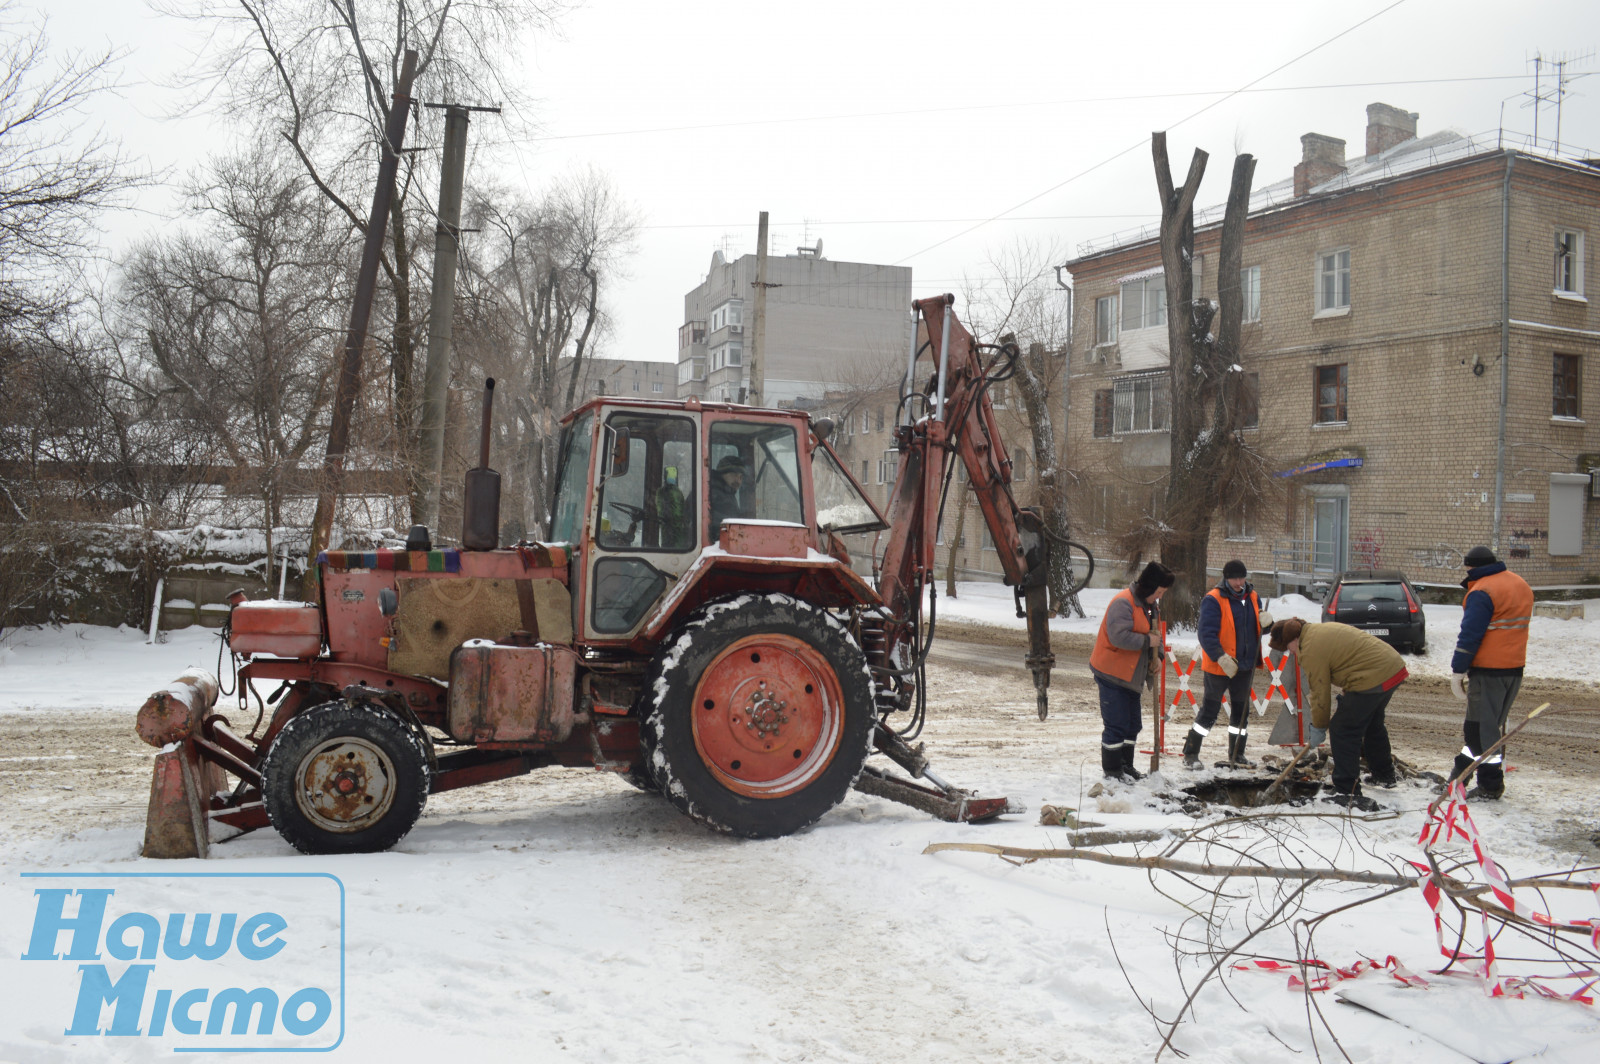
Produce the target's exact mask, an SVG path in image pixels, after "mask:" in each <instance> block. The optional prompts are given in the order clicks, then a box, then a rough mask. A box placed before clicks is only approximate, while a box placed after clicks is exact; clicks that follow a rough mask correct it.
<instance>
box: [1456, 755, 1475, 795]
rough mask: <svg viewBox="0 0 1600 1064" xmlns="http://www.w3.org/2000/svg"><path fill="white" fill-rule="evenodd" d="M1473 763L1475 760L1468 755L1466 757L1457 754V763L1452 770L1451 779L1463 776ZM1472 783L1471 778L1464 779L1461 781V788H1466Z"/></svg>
mask: <svg viewBox="0 0 1600 1064" xmlns="http://www.w3.org/2000/svg"><path fill="white" fill-rule="evenodd" d="M1472 762H1473V758H1471V757H1469V756H1468V755H1466V754H1457V755H1456V763H1455V764H1454V765H1453V766H1452V767H1451V769H1450V778H1451V779H1455V778H1456V777H1457V776H1459V775H1461V774H1462V773H1463V772H1465V771H1466V770H1467V766H1468V765H1470V764H1472ZM1479 767H1480V768H1481V767H1482V766H1481V765H1480V766H1479ZM1470 782H1471V780H1470V778H1469V779H1464V780H1462V781H1461V786H1462V787H1465V786H1466V785H1467V784H1468V783H1470Z"/></svg>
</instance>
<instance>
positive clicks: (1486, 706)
mask: <svg viewBox="0 0 1600 1064" xmlns="http://www.w3.org/2000/svg"><path fill="white" fill-rule="evenodd" d="M1462 562H1463V564H1465V565H1466V567H1467V578H1466V579H1465V580H1463V581H1461V586H1462V588H1464V589H1465V590H1466V596H1465V597H1464V598H1463V599H1462V600H1461V634H1460V635H1459V636H1458V637H1457V639H1456V652H1455V655H1454V657H1452V658H1451V659H1450V690H1451V691H1453V692H1454V693H1455V696H1456V697H1457V698H1459V699H1461V700H1463V701H1464V702H1466V704H1467V719H1466V721H1465V723H1463V724H1462V725H1461V731H1462V736H1463V738H1465V740H1466V745H1465V746H1464V747H1462V750H1461V753H1459V754H1457V755H1456V763H1455V767H1454V768H1452V769H1451V771H1450V775H1451V777H1452V778H1454V777H1456V776H1459V775H1461V774H1462V773H1463V772H1465V771H1466V770H1467V768H1468V766H1470V765H1471V764H1472V762H1473V761H1474V760H1476V759H1477V758H1478V756H1479V755H1480V754H1482V753H1483V752H1484V751H1485V750H1487V749H1489V747H1491V746H1493V745H1494V744H1495V743H1497V742H1499V741H1500V736H1502V735H1504V734H1505V730H1506V718H1507V717H1509V716H1510V715H1511V703H1512V702H1514V701H1516V698H1517V692H1518V691H1519V690H1521V688H1522V669H1523V667H1524V666H1525V665H1527V663H1528V625H1529V623H1530V622H1531V621H1532V620H1533V589H1532V588H1531V587H1529V586H1528V582H1527V581H1526V580H1524V579H1522V577H1520V576H1518V575H1517V574H1516V573H1513V572H1512V571H1511V570H1509V569H1507V568H1506V563H1505V562H1503V561H1500V560H1499V559H1498V558H1496V557H1495V556H1494V551H1492V550H1490V549H1489V548H1488V547H1473V548H1472V549H1471V550H1469V551H1467V556H1466V557H1465V558H1463V559H1462ZM1504 760H1505V749H1504V748H1501V749H1499V750H1496V751H1495V752H1494V753H1493V754H1490V755H1489V756H1488V757H1487V758H1485V759H1484V762H1483V764H1481V765H1479V766H1478V786H1477V788H1476V790H1475V791H1474V792H1473V794H1472V795H1471V797H1474V798H1486V799H1495V798H1499V797H1500V796H1501V795H1503V794H1504V793H1505V790H1506V775H1505V765H1504Z"/></svg>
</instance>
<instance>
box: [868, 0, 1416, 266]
mask: <svg viewBox="0 0 1600 1064" xmlns="http://www.w3.org/2000/svg"><path fill="white" fill-rule="evenodd" d="M1405 2H1406V0H1394V2H1393V3H1391V4H1389V5H1388V6H1387V7H1384V8H1382V9H1380V10H1378V11H1376V12H1374V13H1372V14H1371V15H1368V16H1367V17H1366V18H1364V19H1362V20H1361V21H1360V22H1357V23H1355V24H1354V25H1352V26H1348V27H1346V28H1345V29H1342V30H1340V31H1339V32H1338V33H1336V34H1334V35H1333V36H1332V37H1329V38H1327V39H1326V40H1324V41H1322V42H1321V43H1320V44H1316V45H1313V46H1312V47H1310V48H1308V49H1306V50H1305V51H1303V52H1301V53H1300V54H1299V55H1297V56H1295V57H1294V58H1293V59H1289V60H1287V61H1286V62H1283V63H1280V64H1278V65H1277V66H1275V67H1273V68H1272V69H1271V70H1269V71H1267V72H1266V73H1265V74H1262V75H1261V76H1260V77H1257V78H1253V79H1252V80H1250V81H1247V82H1245V83H1244V84H1243V85H1241V86H1240V87H1239V88H1237V89H1234V90H1233V91H1232V92H1230V93H1228V94H1227V95H1226V96H1224V97H1222V98H1221V99H1219V100H1213V101H1211V102H1210V103H1208V104H1206V105H1205V106H1204V107H1201V108H1200V109H1199V110H1196V111H1192V112H1190V113H1189V114H1187V115H1185V116H1184V117H1183V118H1180V119H1179V120H1178V121H1176V122H1173V123H1171V124H1170V125H1168V126H1167V128H1168V129H1176V128H1177V127H1179V126H1181V125H1183V124H1184V123H1186V122H1190V121H1192V120H1194V119H1196V118H1198V117H1200V116H1201V115H1203V114H1205V113H1206V112H1207V111H1209V110H1211V109H1212V108H1214V107H1218V106H1220V105H1221V104H1224V103H1226V102H1228V101H1229V100H1231V99H1233V98H1234V97H1235V96H1238V95H1240V94H1241V93H1244V92H1246V91H1249V90H1250V88H1251V87H1252V86H1255V85H1258V84H1260V83H1261V82H1263V81H1265V80H1267V79H1268V78H1270V77H1272V76H1273V75H1274V74H1276V73H1278V72H1279V71H1282V70H1286V69H1288V68H1289V67H1291V66H1293V65H1294V64H1296V63H1298V62H1300V60H1302V59H1304V58H1305V57H1306V56H1308V55H1312V54H1313V53H1315V52H1319V51H1321V50H1322V49H1324V48H1326V47H1327V46H1328V45H1330V44H1332V43H1333V42H1334V41H1337V40H1339V39H1340V38H1342V37H1347V36H1349V35H1350V34H1352V33H1354V32H1355V31H1356V30H1358V29H1360V28H1361V27H1362V26H1365V25H1366V24H1367V23H1369V22H1372V21H1373V20H1374V19H1377V18H1380V17H1382V16H1383V15H1387V14H1388V13H1389V12H1391V11H1393V10H1394V9H1395V8H1397V7H1399V6H1400V5H1401V4H1404V3H1405ZM1146 143H1148V141H1146V140H1145V139H1143V138H1141V139H1139V140H1136V141H1134V142H1133V143H1132V144H1130V145H1128V146H1127V147H1126V148H1123V149H1122V150H1121V151H1118V152H1116V153H1114V154H1112V155H1109V156H1107V157H1106V158H1104V159H1101V160H1100V161H1099V162H1097V163H1095V164H1094V165H1092V166H1089V167H1086V168H1085V169H1082V170H1079V171H1078V172H1077V173H1075V174H1073V175H1072V176H1071V177H1068V178H1066V179H1065V180H1063V181H1058V182H1056V183H1055V184H1054V185H1051V186H1050V187H1049V188H1047V189H1045V190H1044V191H1043V192H1039V193H1036V194H1034V195H1032V196H1029V197H1028V198H1027V199H1025V200H1023V201H1022V202H1020V203H1017V204H1014V205H1012V206H1010V207H1007V208H1006V209H1005V210H1003V211H1001V212H1000V213H998V214H995V215H993V216H991V217H989V218H986V219H984V220H983V221H981V222H978V223H977V224H976V225H971V226H968V227H967V228H966V229H963V230H961V232H959V233H955V234H953V235H951V236H947V237H945V238H944V239H943V240H940V241H938V242H937V243H933V244H929V245H928V246H927V247H925V248H923V249H922V250H920V251H915V252H912V253H911V254H910V255H907V256H905V257H904V258H902V259H899V260H897V261H896V262H894V263H893V264H892V265H895V266H899V265H901V264H903V263H905V262H907V261H909V260H911V259H914V258H916V257H917V256H919V255H926V254H927V253H928V252H930V251H933V250H934V249H935V248H940V247H943V246H944V245H945V244H948V243H950V242H952V241H954V240H959V239H961V238H962V237H964V236H966V235H967V234H968V233H971V232H974V231H976V230H978V229H981V228H982V227H984V226H986V225H988V224H989V223H991V222H996V221H999V220H1000V219H1001V218H1004V217H1005V216H1006V215H1008V214H1010V213H1011V212H1012V211H1015V210H1020V209H1021V208H1023V207H1026V206H1027V205H1028V204H1030V203H1032V202H1034V201H1035V200H1038V199H1042V198H1044V197H1045V196H1048V195H1049V194H1050V193H1052V192H1055V191H1057V190H1058V189H1061V188H1063V187H1065V186H1067V185H1069V184H1071V183H1072V182H1074V181H1076V180H1078V179H1079V178H1081V177H1086V176H1088V175H1089V174H1092V173H1094V172H1095V171H1096V170H1099V169H1100V168H1102V167H1104V166H1109V165H1110V164H1111V163H1113V162H1115V161H1116V160H1118V159H1120V158H1122V157H1123V156H1124V155H1127V154H1128V153H1129V152H1132V151H1136V150H1138V149H1139V148H1142V147H1144V145H1145V144H1146Z"/></svg>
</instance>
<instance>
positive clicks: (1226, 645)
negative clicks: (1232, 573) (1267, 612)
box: [1200, 587, 1261, 676]
mask: <svg viewBox="0 0 1600 1064" xmlns="http://www.w3.org/2000/svg"><path fill="white" fill-rule="evenodd" d="M1206 598H1214V599H1216V600H1217V605H1219V606H1221V607H1222V630H1221V631H1219V632H1218V633H1217V642H1219V643H1221V644H1222V652H1223V653H1224V654H1227V655H1230V656H1231V657H1232V658H1233V660H1235V661H1239V633H1238V632H1235V631H1234V630H1233V606H1232V605H1230V604H1229V602H1228V597H1227V596H1226V595H1224V594H1223V593H1222V589H1221V588H1220V587H1214V588H1212V589H1211V590H1210V591H1207V592H1206ZM1250 616H1252V617H1254V618H1256V631H1257V632H1259V631H1261V620H1260V618H1261V600H1260V599H1259V598H1257V597H1256V593H1255V590H1254V589H1253V588H1252V589H1251V591H1250ZM1200 667H1201V668H1202V669H1204V670H1205V671H1206V672H1209V673H1210V674H1211V675H1213V676H1226V675H1228V674H1227V673H1225V672H1223V671H1222V666H1221V665H1218V664H1217V663H1216V662H1214V661H1212V660H1211V655H1210V654H1207V653H1206V648H1205V647H1201V648H1200ZM1239 667H1240V668H1241V669H1253V668H1255V667H1256V663H1255V662H1253V661H1239Z"/></svg>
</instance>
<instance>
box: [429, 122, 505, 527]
mask: <svg viewBox="0 0 1600 1064" xmlns="http://www.w3.org/2000/svg"><path fill="white" fill-rule="evenodd" d="M427 106H428V107H429V108H431V109H434V110H443V111H444V158H443V160H442V161H441V164H440V167H439V224H438V226H437V227H436V228H435V229H434V240H433V300H432V303H431V304H430V306H429V311H428V356H427V363H426V369H425V370H424V375H423V388H422V425H421V437H422V438H421V445H422V446H421V449H422V454H421V456H420V457H421V460H422V478H423V481H424V483H423V486H422V489H423V490H422V513H421V515H420V516H421V517H422V523H423V524H425V525H427V526H428V527H429V528H431V529H433V530H434V531H435V532H437V531H438V530H439V492H440V485H442V484H443V483H444V424H445V409H446V407H447V405H448V403H449V398H450V331H451V326H452V325H453V323H454V322H453V320H454V318H455V302H456V263H457V260H458V258H459V257H460V253H461V189H462V185H463V184H464V183H465V179H466V169H467V124H468V120H469V115H470V112H472V111H489V112H492V113H495V114H499V112H500V108H498V107H467V106H465V105H463V104H458V103H430V104H428V105H427Z"/></svg>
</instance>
